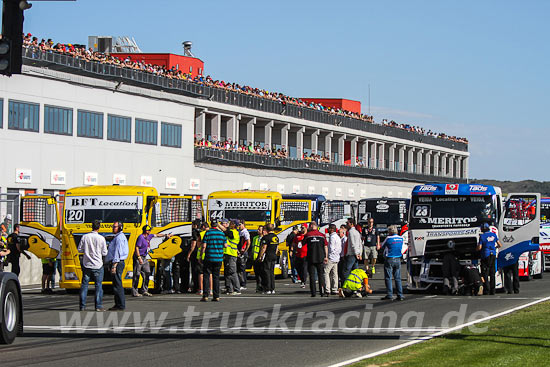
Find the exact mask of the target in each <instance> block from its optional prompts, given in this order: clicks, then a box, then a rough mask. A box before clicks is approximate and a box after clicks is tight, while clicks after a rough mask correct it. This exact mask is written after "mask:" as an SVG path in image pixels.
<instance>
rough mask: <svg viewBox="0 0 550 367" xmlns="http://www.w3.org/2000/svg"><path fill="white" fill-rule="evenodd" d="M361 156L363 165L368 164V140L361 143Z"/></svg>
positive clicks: (366, 165)
mask: <svg viewBox="0 0 550 367" xmlns="http://www.w3.org/2000/svg"><path fill="white" fill-rule="evenodd" d="M361 156H362V157H363V166H364V167H368V166H369V141H368V140H365V141H364V142H363V143H362V144H361Z"/></svg>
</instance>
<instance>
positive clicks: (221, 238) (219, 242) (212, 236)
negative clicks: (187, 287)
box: [203, 228, 227, 262]
mask: <svg viewBox="0 0 550 367" xmlns="http://www.w3.org/2000/svg"><path fill="white" fill-rule="evenodd" d="M203 242H204V243H206V250H205V252H204V253H205V256H204V260H205V261H210V262H222V261H223V248H224V245H225V244H226V242H227V239H226V237H225V234H224V233H223V232H222V231H220V230H219V229H217V228H212V229H210V230H208V232H206V234H205V235H204V239H203Z"/></svg>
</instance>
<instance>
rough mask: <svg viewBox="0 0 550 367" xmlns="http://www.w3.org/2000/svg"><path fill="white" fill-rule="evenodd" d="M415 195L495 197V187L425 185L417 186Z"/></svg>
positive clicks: (414, 190) (414, 191)
mask: <svg viewBox="0 0 550 367" xmlns="http://www.w3.org/2000/svg"><path fill="white" fill-rule="evenodd" d="M412 193H413V195H495V194H496V190H495V188H494V187H493V186H489V185H479V184H424V185H418V186H415V188H414V189H413V191H412Z"/></svg>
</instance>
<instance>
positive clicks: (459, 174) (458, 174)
mask: <svg viewBox="0 0 550 367" xmlns="http://www.w3.org/2000/svg"><path fill="white" fill-rule="evenodd" d="M456 178H462V157H460V156H459V157H456Z"/></svg>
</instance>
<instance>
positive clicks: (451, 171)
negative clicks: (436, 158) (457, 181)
mask: <svg viewBox="0 0 550 367" xmlns="http://www.w3.org/2000/svg"><path fill="white" fill-rule="evenodd" d="M449 177H452V178H455V177H456V176H455V155H454V154H452V155H451V157H450V158H449Z"/></svg>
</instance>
